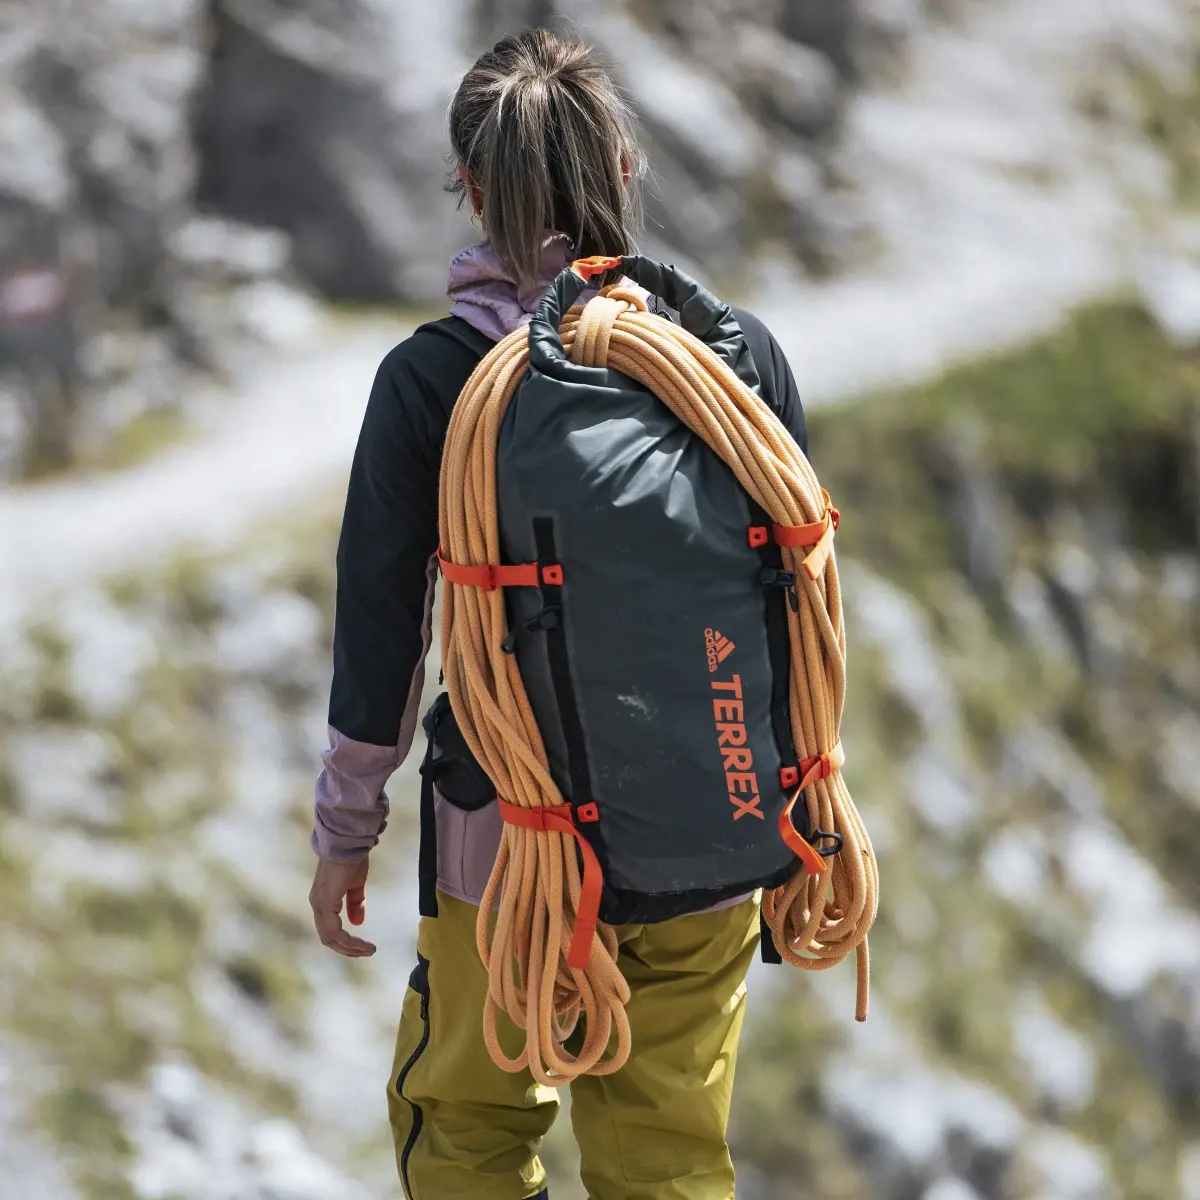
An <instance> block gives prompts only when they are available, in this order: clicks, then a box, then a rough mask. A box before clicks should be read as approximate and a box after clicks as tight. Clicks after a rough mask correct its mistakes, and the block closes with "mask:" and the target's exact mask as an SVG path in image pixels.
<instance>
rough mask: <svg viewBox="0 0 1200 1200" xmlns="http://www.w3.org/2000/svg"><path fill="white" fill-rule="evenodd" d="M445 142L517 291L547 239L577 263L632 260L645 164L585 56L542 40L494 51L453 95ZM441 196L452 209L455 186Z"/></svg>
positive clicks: (606, 79)
mask: <svg viewBox="0 0 1200 1200" xmlns="http://www.w3.org/2000/svg"><path fill="white" fill-rule="evenodd" d="M450 142H451V145H452V147H453V150H454V155H455V157H456V159H457V162H458V164H459V165H461V166H463V167H465V168H466V171H467V174H468V175H469V176H470V178H471V181H472V182H473V183H474V184H476V185H477V186H479V187H480V188H481V190H482V192H483V221H484V228H485V230H486V232H487V234H488V236H489V238H490V239H491V242H492V246H493V248H494V249H495V251H496V255H497V257H498V258H499V260H500V262H501V264H502V265H503V266H504V267H505V269H506V270H507V271H508V272H509V273H510V274H511V276H512V278H513V280H514V281H515V282H516V283H517V284H518V285H519V286H522V287H524V286H528V285H529V284H531V283H533V282H534V281H535V280H536V278H537V273H538V265H539V261H540V257H541V249H542V243H543V241H544V239H545V237H546V235H547V234H548V233H549V232H556V233H563V234H566V236H567V237H568V238H570V240H571V243H572V246H573V252H574V255H575V257H577V258H586V257H587V256H589V255H592V254H606V255H624V254H629V253H630V252H632V250H633V236H632V230H633V229H634V228H635V227H636V225H637V221H638V218H639V216H640V207H639V199H638V187H637V185H638V183H639V182H640V179H641V177H642V175H643V174H644V173H645V156H644V155H643V153H642V151H641V149H640V147H639V146H638V141H637V122H636V118H635V117H634V115H633V111H632V109H631V108H630V106H629V104H628V102H627V101H626V100H625V98H624V97H623V96H622V95H621V93H620V91H619V90H618V89H617V87H616V85H615V84H614V83H613V81H612V79H611V78H610V76H609V74H608V72H607V71H606V69H605V67H604V65H603V64H602V63H601V62H600V59H599V57H598V56H597V54H596V52H595V51H594V50H592V49H591V48H589V47H587V46H584V45H582V44H580V43H574V42H565V41H562V40H561V39H559V38H557V37H555V36H554V34H552V33H549V32H547V31H546V30H544V29H537V30H533V31H532V32H529V33H522V34H516V35H513V36H510V37H506V38H504V39H503V40H502V41H500V42H497V43H496V45H495V46H494V47H493V48H492V49H491V50H489V51H488V52H487V53H486V54H484V55H483V56H482V57H481V58H480V59H479V61H478V62H476V63H475V65H474V66H473V67H472V68H471V69H470V70H469V71H468V72H467V74H466V75H465V76H464V78H463V81H462V83H461V84H460V85H459V88H458V91H457V93H456V94H455V97H454V101H453V103H452V104H451V106H450ZM626 177H628V181H629V182H628V184H626ZM448 190H450V191H451V192H454V193H457V194H458V196H459V204H460V205H461V204H462V202H463V200H464V199H465V198H466V192H467V189H466V186H465V185H464V183H463V181H462V180H461V179H460V178H458V176H457V175H455V176H454V177H453V179H452V181H451V183H450V184H449V185H448Z"/></svg>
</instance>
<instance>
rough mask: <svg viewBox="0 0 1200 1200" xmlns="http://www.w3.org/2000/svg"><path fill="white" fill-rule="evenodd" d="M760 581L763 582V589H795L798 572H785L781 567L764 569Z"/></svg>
mask: <svg viewBox="0 0 1200 1200" xmlns="http://www.w3.org/2000/svg"><path fill="white" fill-rule="evenodd" d="M759 579H760V580H761V581H762V585H763V587H784V588H794V587H795V586H796V572H795V571H785V570H783V569H782V568H781V567H763V569H762V573H761V574H760V575H759Z"/></svg>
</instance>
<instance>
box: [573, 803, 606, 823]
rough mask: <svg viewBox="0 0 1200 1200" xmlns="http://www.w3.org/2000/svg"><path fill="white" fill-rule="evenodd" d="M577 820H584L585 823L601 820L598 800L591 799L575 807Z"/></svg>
mask: <svg viewBox="0 0 1200 1200" xmlns="http://www.w3.org/2000/svg"><path fill="white" fill-rule="evenodd" d="M575 820H577V821H582V822H583V823H584V824H585V825H586V824H588V823H589V822H591V821H598V820H600V809H599V807H598V806H597V804H596V802H595V801H594V800H589V801H588V802H587V804H580V805H579V806H578V807H577V808H576V809H575Z"/></svg>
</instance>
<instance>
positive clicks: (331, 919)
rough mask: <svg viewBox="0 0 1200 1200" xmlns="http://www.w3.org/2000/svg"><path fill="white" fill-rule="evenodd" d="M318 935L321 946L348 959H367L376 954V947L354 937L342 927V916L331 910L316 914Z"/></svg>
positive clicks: (321, 910) (323, 910) (322, 910)
mask: <svg viewBox="0 0 1200 1200" xmlns="http://www.w3.org/2000/svg"><path fill="white" fill-rule="evenodd" d="M315 915H316V921H317V935H318V937H320V939H321V944H322V945H324V946H328V947H329V949H330V950H336V951H337V953H338V954H344V955H345V956H346V957H347V958H366V957H369V956H370V955H372V954H374V953H375V946H374V945H373V944H372V943H371V942H368V941H364V940H363V939H362V938H358V937H354V936H353V935H351V934H349V933H347V932H346V930H345V929H344V928H343V927H342V918H341V915H340V914H339V913H337V912H334V911H330V910H329V909H320V910H318V911H317V912H316V914H315Z"/></svg>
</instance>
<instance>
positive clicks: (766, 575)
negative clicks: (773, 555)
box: [758, 567, 800, 613]
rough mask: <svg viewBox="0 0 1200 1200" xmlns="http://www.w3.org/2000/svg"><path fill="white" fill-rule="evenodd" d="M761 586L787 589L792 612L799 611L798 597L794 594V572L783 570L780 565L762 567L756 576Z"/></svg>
mask: <svg viewBox="0 0 1200 1200" xmlns="http://www.w3.org/2000/svg"><path fill="white" fill-rule="evenodd" d="M758 578H759V580H760V581H761V583H762V585H763V587H781V588H786V589H787V594H788V604H789V605H791V609H792V612H794V613H798V612H799V611H800V598H799V597H798V596H797V595H796V572H795V571H785V570H783V569H782V568H781V567H763V569H762V571H761V572H760V573H759V576H758Z"/></svg>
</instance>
